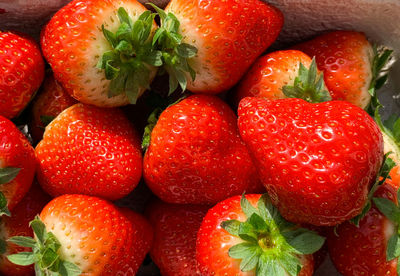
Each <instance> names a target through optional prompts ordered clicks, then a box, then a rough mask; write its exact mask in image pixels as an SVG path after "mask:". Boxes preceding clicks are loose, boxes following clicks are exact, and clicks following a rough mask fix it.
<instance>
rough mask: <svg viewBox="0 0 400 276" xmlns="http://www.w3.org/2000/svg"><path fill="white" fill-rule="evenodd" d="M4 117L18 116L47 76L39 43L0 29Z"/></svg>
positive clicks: (0, 110) (0, 86)
mask: <svg viewBox="0 0 400 276" xmlns="http://www.w3.org/2000/svg"><path fill="white" fill-rule="evenodd" d="M0 72H1V73H0V76H1V77H0V116H4V117H6V118H9V119H11V118H14V117H16V116H17V115H18V114H19V113H21V111H22V110H23V109H24V108H25V106H27V105H28V103H29V101H30V100H31V98H32V97H33V94H34V93H35V92H36V90H37V89H38V88H39V86H40V84H41V83H42V81H43V78H44V62H43V58H42V55H41V53H40V49H39V46H38V45H37V44H36V43H35V42H34V41H33V39H31V38H28V37H26V36H25V35H18V34H16V33H11V32H1V31H0Z"/></svg>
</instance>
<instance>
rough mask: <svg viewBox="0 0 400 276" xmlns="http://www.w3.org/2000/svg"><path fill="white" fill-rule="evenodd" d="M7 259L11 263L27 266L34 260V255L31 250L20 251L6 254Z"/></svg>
mask: <svg viewBox="0 0 400 276" xmlns="http://www.w3.org/2000/svg"><path fill="white" fill-rule="evenodd" d="M7 259H8V260H9V261H10V262H12V263H13V264H17V265H22V266H27V265H31V264H33V263H34V262H35V256H34V254H33V253H32V252H20V253H18V254H13V255H9V256H7Z"/></svg>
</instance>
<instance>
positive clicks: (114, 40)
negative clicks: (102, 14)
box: [101, 25, 117, 48]
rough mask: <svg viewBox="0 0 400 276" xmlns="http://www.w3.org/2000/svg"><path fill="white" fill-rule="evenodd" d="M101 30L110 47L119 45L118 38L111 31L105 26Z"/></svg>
mask: <svg viewBox="0 0 400 276" xmlns="http://www.w3.org/2000/svg"><path fill="white" fill-rule="evenodd" d="M101 30H102V31H103V35H104V37H105V38H106V40H107V41H108V43H110V45H111V46H112V47H113V48H114V47H115V46H116V45H117V38H116V36H115V35H114V34H113V33H112V32H110V31H109V30H107V29H106V28H104V25H101Z"/></svg>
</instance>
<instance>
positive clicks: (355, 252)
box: [327, 180, 400, 276]
mask: <svg viewBox="0 0 400 276" xmlns="http://www.w3.org/2000/svg"><path fill="white" fill-rule="evenodd" d="M399 187H400V182H397V183H395V182H393V181H391V180H387V181H386V183H385V184H384V185H383V186H381V187H379V189H378V190H377V191H376V192H375V195H374V196H375V197H384V198H387V199H390V200H392V201H393V202H396V201H397V189H398V188H399ZM391 227H392V229H391ZM336 232H337V234H338V236H336V235H335V234H334V232H333V231H330V232H329V235H328V239H327V244H328V248H329V254H330V256H331V259H332V262H333V263H334V264H335V266H336V268H337V269H338V271H339V272H340V273H341V274H342V275H343V276H358V275H392V276H397V271H396V267H397V259H394V260H392V261H389V262H388V261H386V249H387V242H388V239H389V238H390V236H391V235H393V234H394V232H395V226H394V225H393V223H392V222H390V221H389V220H388V219H387V218H386V217H385V216H384V215H383V214H382V213H381V212H380V211H379V210H378V209H377V208H376V207H375V205H374V204H373V205H372V208H371V210H370V211H369V212H368V213H367V214H366V215H365V217H364V218H363V219H362V220H361V221H360V225H359V227H356V226H354V225H353V224H351V223H349V222H345V223H343V224H341V225H339V226H338V227H337V230H336ZM386 233H388V234H386Z"/></svg>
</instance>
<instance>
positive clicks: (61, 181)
mask: <svg viewBox="0 0 400 276" xmlns="http://www.w3.org/2000/svg"><path fill="white" fill-rule="evenodd" d="M36 154H37V157H38V160H39V163H40V164H39V167H38V180H39V183H40V185H42V187H43V189H44V190H45V191H46V192H48V193H49V194H50V195H52V196H59V195H62V194H72V193H79V194H87V195H93V196H98V197H102V198H106V199H110V200H116V199H119V198H121V197H124V196H125V195H127V194H129V193H130V192H131V191H132V190H133V189H134V188H135V187H136V186H137V184H138V183H139V180H140V177H141V174H142V155H141V149H140V140H139V137H138V135H137V133H136V131H135V130H134V128H133V127H132V125H131V123H130V122H129V121H128V120H127V119H126V118H125V116H124V115H123V113H122V111H120V110H118V109H101V108H98V107H94V106H89V105H84V104H76V105H73V106H71V107H69V108H68V109H66V110H64V111H63V112H62V113H61V114H60V115H59V116H58V117H57V118H55V119H54V120H53V121H52V122H51V123H50V124H49V125H48V126H47V127H46V131H45V133H44V137H43V140H42V141H41V142H40V143H39V144H38V145H37V147H36Z"/></svg>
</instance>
